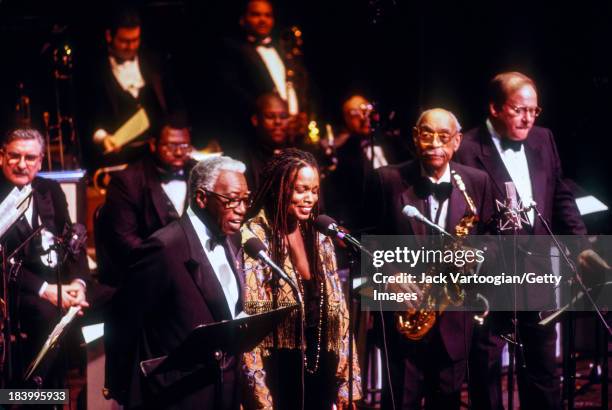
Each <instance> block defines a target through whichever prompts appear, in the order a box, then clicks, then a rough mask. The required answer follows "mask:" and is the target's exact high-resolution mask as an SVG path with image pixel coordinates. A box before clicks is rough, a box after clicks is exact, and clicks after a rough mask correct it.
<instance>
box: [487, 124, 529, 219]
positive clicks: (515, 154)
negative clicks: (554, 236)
mask: <svg viewBox="0 0 612 410" xmlns="http://www.w3.org/2000/svg"><path fill="white" fill-rule="evenodd" d="M487 129H488V130H489V133H490V134H491V138H492V139H493V145H495V148H496V149H497V152H499V156H500V157H501V159H502V161H503V163H504V165H505V166H506V169H507V170H508V173H509V174H510V178H512V182H514V186H515V187H516V191H517V192H518V194H519V197H520V199H521V201H522V203H523V205H527V204H529V203H531V201H533V193H532V191H531V177H530V175H529V165H528V164H527V157H526V156H525V146H524V144H523V145H521V149H520V150H518V151H513V150H511V149H506V150H504V149H503V148H502V145H501V137H500V135H499V134H498V133H497V132H496V131H495V128H493V124H491V121H490V120H488V119H487ZM527 217H528V218H529V223H530V224H532V225H533V220H534V217H535V213H534V211H533V209H530V210H529V211H528V212H527Z"/></svg>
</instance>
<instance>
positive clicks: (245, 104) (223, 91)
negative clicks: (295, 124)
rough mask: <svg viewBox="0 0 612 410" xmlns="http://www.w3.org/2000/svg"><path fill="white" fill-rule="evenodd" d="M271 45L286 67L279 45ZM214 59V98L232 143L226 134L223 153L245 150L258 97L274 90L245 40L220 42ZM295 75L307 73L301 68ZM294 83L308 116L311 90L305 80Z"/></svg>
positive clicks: (301, 105)
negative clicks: (216, 56) (215, 91)
mask: <svg viewBox="0 0 612 410" xmlns="http://www.w3.org/2000/svg"><path fill="white" fill-rule="evenodd" d="M272 45H273V46H274V47H275V48H276V51H277V52H278V54H279V56H280V58H281V60H283V63H285V61H284V56H283V52H282V50H281V49H280V47H279V45H278V44H277V43H276V42H272ZM217 55H218V58H217V59H216V61H215V72H216V74H215V76H214V78H215V79H217V83H216V84H213V87H215V88H217V95H219V96H220V99H219V102H220V106H219V108H220V110H219V116H220V117H221V118H220V120H221V121H223V122H224V124H223V126H224V127H225V128H226V129H227V130H228V132H229V135H232V136H233V140H231V141H228V140H227V138H229V136H228V135H227V134H226V136H225V138H226V140H224V141H221V145H222V147H223V150H224V151H229V152H233V151H234V150H240V149H242V148H244V145H245V144H244V142H245V141H244V140H245V138H246V137H247V136H248V135H249V133H252V125H251V123H250V118H251V115H253V114H254V113H255V111H256V107H255V101H256V100H257V97H259V96H260V95H262V94H265V93H271V92H274V91H275V90H276V86H275V85H274V81H273V80H272V76H271V75H270V73H269V71H268V69H267V67H266V65H265V63H264V60H263V59H262V58H261V56H260V55H259V53H258V52H257V50H256V46H255V45H254V44H253V43H251V42H249V41H247V39H246V37H245V36H235V37H228V38H225V39H223V40H222V42H221V45H220V47H219V49H218V51H217ZM285 68H286V69H287V65H286V64H285ZM298 71H300V72H302V73H306V71H305V69H304V68H302V67H300V69H299V70H298ZM296 81H297V82H298V83H297V84H294V88H295V91H296V95H297V99H298V103H299V109H300V111H306V112H308V111H309V107H310V108H312V106H313V105H314V104H313V98H312V95H311V94H312V92H311V91H312V89H313V87H312V86H311V83H310V82H309V81H308V79H307V78H306V79H304V80H302V81H298V79H296Z"/></svg>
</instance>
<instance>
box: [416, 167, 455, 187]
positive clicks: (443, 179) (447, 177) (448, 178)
mask: <svg viewBox="0 0 612 410" xmlns="http://www.w3.org/2000/svg"><path fill="white" fill-rule="evenodd" d="M421 175H422V176H424V177H427V178H429V179H430V180H431V182H433V183H434V184H440V183H442V182H451V172H450V164H446V169H445V170H444V173H443V174H442V176H441V177H440V179H438V180H437V181H436V179H435V178H434V177H431V176H429V175H427V173H426V172H425V169H424V168H423V165H421Z"/></svg>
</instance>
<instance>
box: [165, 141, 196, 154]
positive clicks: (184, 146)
mask: <svg viewBox="0 0 612 410" xmlns="http://www.w3.org/2000/svg"><path fill="white" fill-rule="evenodd" d="M161 146H162V147H164V148H165V149H167V150H168V151H172V152H177V151H178V150H179V149H180V150H181V151H183V152H187V151H191V149H192V148H193V147H192V146H191V144H172V143H168V144H161Z"/></svg>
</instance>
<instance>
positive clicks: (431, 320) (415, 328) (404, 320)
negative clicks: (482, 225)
mask: <svg viewBox="0 0 612 410" xmlns="http://www.w3.org/2000/svg"><path fill="white" fill-rule="evenodd" d="M451 175H452V178H453V180H454V182H455V185H456V187H457V188H458V189H459V191H461V193H462V194H463V198H464V199H465V202H466V203H467V205H468V208H469V213H468V214H467V215H465V216H464V217H463V218H461V220H460V221H459V223H458V224H457V226H455V237H456V239H455V240H453V241H452V242H450V243H449V244H448V245H447V246H446V247H445V250H449V249H450V250H453V251H454V250H458V249H460V248H461V247H462V246H463V239H462V238H465V237H466V236H467V235H468V234H469V232H470V230H471V229H472V227H473V226H474V224H475V223H476V222H478V213H477V210H476V206H475V205H474V201H473V200H472V198H470V196H469V195H468V193H467V191H466V189H465V184H464V183H463V180H462V179H461V176H460V175H459V174H457V173H456V172H455V171H452V170H451ZM444 268H445V267H444V266H440V265H438V264H433V265H431V266H430V268H429V269H428V271H427V274H428V275H429V276H431V275H434V274H437V273H439V272H440V271H441V270H442V269H444ZM453 268H456V267H455V266H454V265H453ZM466 268H467V265H466V266H465V267H464V269H466ZM421 290H422V293H423V301H424V302H423V305H422V306H423V307H421V308H420V309H419V310H412V311H405V312H396V313H395V325H396V328H397V330H398V332H400V333H401V334H402V335H404V336H405V337H406V338H408V339H410V340H420V339H422V338H423V337H425V335H426V334H427V333H428V332H429V331H430V330H431V328H433V326H434V324H435V323H436V320H437V317H438V316H440V315H442V314H443V313H444V311H445V310H446V307H447V306H450V305H454V306H459V305H461V304H462V303H463V300H464V297H465V292H464V290H463V289H462V288H461V287H460V286H459V285H458V284H448V285H445V286H444V287H443V291H441V290H440V288H439V287H433V285H432V284H431V283H427V284H424V285H423V287H422V288H421Z"/></svg>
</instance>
